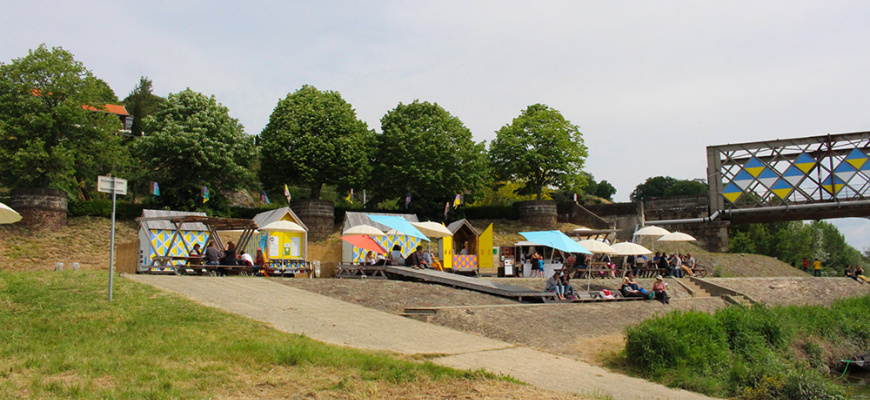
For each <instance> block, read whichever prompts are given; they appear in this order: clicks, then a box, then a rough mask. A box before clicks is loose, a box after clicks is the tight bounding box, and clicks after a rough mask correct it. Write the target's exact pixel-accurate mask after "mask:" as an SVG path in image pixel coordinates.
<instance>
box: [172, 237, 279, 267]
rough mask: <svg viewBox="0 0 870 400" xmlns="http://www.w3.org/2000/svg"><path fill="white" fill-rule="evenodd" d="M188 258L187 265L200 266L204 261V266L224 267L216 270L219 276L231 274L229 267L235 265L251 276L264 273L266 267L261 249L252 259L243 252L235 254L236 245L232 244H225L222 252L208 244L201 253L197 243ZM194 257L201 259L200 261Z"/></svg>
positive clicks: (215, 246) (210, 243) (213, 244)
mask: <svg viewBox="0 0 870 400" xmlns="http://www.w3.org/2000/svg"><path fill="white" fill-rule="evenodd" d="M237 254H238V255H237ZM188 256H190V257H191V258H190V259H189V261H188V265H202V263H203V261H205V265H218V266H225V267H219V268H217V269H216V272H217V273H218V274H219V275H229V274H232V273H233V272H234V268H232V267H231V266H235V265H244V266H245V267H246V268H245V271H246V272H249V273H251V274H256V273H258V272H261V271H264V270H265V267H266V256H265V255H264V254H263V249H261V248H257V255H256V258H252V257H251V255H250V254H248V253H247V252H245V251H244V250H241V251H238V253H237V250H236V244H235V243H233V242H227V245H226V247H225V248H224V249H223V250H220V249H218V248H217V245H215V242H208V244H207V245H206V247H205V251H202V249H201V248H200V246H199V243H197V244H194V245H193V249H191V250H190V254H188ZM195 257H202V259H197V258H195Z"/></svg>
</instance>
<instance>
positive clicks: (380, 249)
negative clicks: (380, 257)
mask: <svg viewBox="0 0 870 400" xmlns="http://www.w3.org/2000/svg"><path fill="white" fill-rule="evenodd" d="M341 240H344V241H345V242H348V243H350V244H352V245H354V247H359V248H361V249H364V250H371V251H373V252H375V253H378V254H387V249H385V248H384V246H381V245H380V243H378V242H376V241H375V240H374V239H372V238H371V236H368V235H353V236H342V237H341Z"/></svg>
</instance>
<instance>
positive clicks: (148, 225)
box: [139, 210, 208, 231]
mask: <svg viewBox="0 0 870 400" xmlns="http://www.w3.org/2000/svg"><path fill="white" fill-rule="evenodd" d="M186 216H197V217H205V216H206V215H205V213H203V212H189V211H170V210H142V218H159V217H166V219H159V220H141V221H139V223H140V224H141V225H142V227H144V228H145V229H147V230H171V231H174V230H175V224H173V223H172V222H169V219H170V218H178V217H186ZM181 229H182V230H185V231H207V230H208V227H206V226H205V225H204V224H200V223H191V224H181Z"/></svg>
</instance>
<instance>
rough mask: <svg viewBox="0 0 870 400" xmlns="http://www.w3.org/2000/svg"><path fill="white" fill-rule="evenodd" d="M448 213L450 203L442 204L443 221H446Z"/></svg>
mask: <svg viewBox="0 0 870 400" xmlns="http://www.w3.org/2000/svg"><path fill="white" fill-rule="evenodd" d="M448 211H450V202H449V201H448V202H446V203H444V219H447V212H448Z"/></svg>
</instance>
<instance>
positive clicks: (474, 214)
mask: <svg viewBox="0 0 870 400" xmlns="http://www.w3.org/2000/svg"><path fill="white" fill-rule="evenodd" d="M454 212H455V213H456V214H457V215H456V217H457V218H456V219H462V218H467V219H485V220H493V219H511V220H517V219H520V215H519V213H517V209H516V208H514V207H513V206H477V207H464V208H459V209H457V210H456V211H454ZM459 214H461V215H459Z"/></svg>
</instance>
